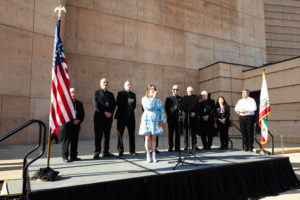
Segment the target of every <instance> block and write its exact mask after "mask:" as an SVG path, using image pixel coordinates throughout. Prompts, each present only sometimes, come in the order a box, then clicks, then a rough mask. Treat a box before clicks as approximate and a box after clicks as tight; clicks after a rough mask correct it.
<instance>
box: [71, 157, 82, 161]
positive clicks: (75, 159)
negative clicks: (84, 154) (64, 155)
mask: <svg viewBox="0 0 300 200" xmlns="http://www.w3.org/2000/svg"><path fill="white" fill-rule="evenodd" d="M71 161H81V158H78V157H75V158H71Z"/></svg>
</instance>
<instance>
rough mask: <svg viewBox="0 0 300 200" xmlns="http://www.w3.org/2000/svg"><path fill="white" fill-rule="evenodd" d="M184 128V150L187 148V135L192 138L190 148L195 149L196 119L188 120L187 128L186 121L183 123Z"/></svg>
mask: <svg viewBox="0 0 300 200" xmlns="http://www.w3.org/2000/svg"><path fill="white" fill-rule="evenodd" d="M184 128H185V134H184V148H185V149H187V148H188V146H189V143H188V141H189V135H191V137H192V148H196V147H197V137H196V135H197V119H196V118H190V126H189V127H188V122H187V119H186V120H185V121H184Z"/></svg>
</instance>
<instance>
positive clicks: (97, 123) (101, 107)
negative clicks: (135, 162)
mask: <svg viewBox="0 0 300 200" xmlns="http://www.w3.org/2000/svg"><path fill="white" fill-rule="evenodd" d="M107 88H108V81H107V79H105V78H103V79H101V80H100V89H99V90H97V91H96V92H95V95H94V105H95V113H94V132H95V152H94V159H99V154H100V152H101V141H102V136H103V133H104V150H103V153H102V156H103V157H110V156H111V154H110V153H109V139H110V130H111V125H112V121H113V114H114V111H115V108H116V101H115V97H114V94H113V93H111V92H109V91H108V90H107Z"/></svg>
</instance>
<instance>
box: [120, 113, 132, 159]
mask: <svg viewBox="0 0 300 200" xmlns="http://www.w3.org/2000/svg"><path fill="white" fill-rule="evenodd" d="M125 127H127V130H128V136H129V152H130V153H134V152H135V135H134V133H135V118H134V116H131V117H124V118H121V119H118V120H117V130H118V145H117V149H118V151H119V152H124V146H123V135H124V130H125Z"/></svg>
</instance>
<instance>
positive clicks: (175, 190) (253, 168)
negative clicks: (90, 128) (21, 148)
mask: <svg viewBox="0 0 300 200" xmlns="http://www.w3.org/2000/svg"><path fill="white" fill-rule="evenodd" d="M193 153H194V154H192V155H190V156H189V157H188V158H187V159H186V162H189V163H192V164H195V165H192V164H184V165H179V166H177V168H176V169H175V170H173V167H174V166H175V165H176V162H177V161H178V153H176V152H172V153H169V152H163V153H161V154H158V163H146V161H145V153H144V152H140V153H139V154H138V155H137V156H131V155H126V154H125V155H124V156H123V157H118V156H115V157H111V158H101V159H100V160H93V159H91V156H82V157H81V158H83V160H82V161H78V162H71V163H63V162H62V160H61V158H51V162H50V167H52V168H53V169H54V170H56V171H59V172H60V173H59V175H60V177H59V179H58V180H56V181H54V182H38V181H34V180H31V181H30V188H31V191H30V192H29V198H30V199H31V200H48V199H49V200H50V199H51V200H56V199H61V200H67V199H68V200H69V199H78V200H79V199H80V200H87V199H89V200H90V199H105V200H110V199H114V200H119V199H124V200H125V199H126V200H127V199H128V200H133V199H136V200H144V199H149V200H150V199H151V200H152V199H153V200H167V199H170V200H177V199H178V200H192V199H193V200H194V199H197V200H198V199H214V200H219V199H228V200H229V199H230V200H233V199H248V198H258V197H262V196H270V195H275V194H277V193H279V192H283V191H286V190H289V189H292V188H296V187H298V186H299V182H298V180H297V178H296V176H295V173H294V171H293V169H292V167H291V164H290V161H289V158H287V157H281V156H259V155H256V154H255V153H253V152H252V153H251V152H244V151H240V150H227V151H222V150H217V149H213V150H210V151H203V150H202V151H197V152H195V151H193ZM185 155H186V153H185V152H182V153H181V156H182V158H183V157H184V156H185ZM194 155H195V156H194ZM172 161H173V163H172ZM170 162H171V163H170ZM45 165H46V159H41V160H38V161H37V162H36V163H34V164H33V165H32V166H31V167H30V169H29V175H30V176H32V175H33V173H34V172H35V171H37V170H38V169H39V168H42V167H45Z"/></svg>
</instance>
